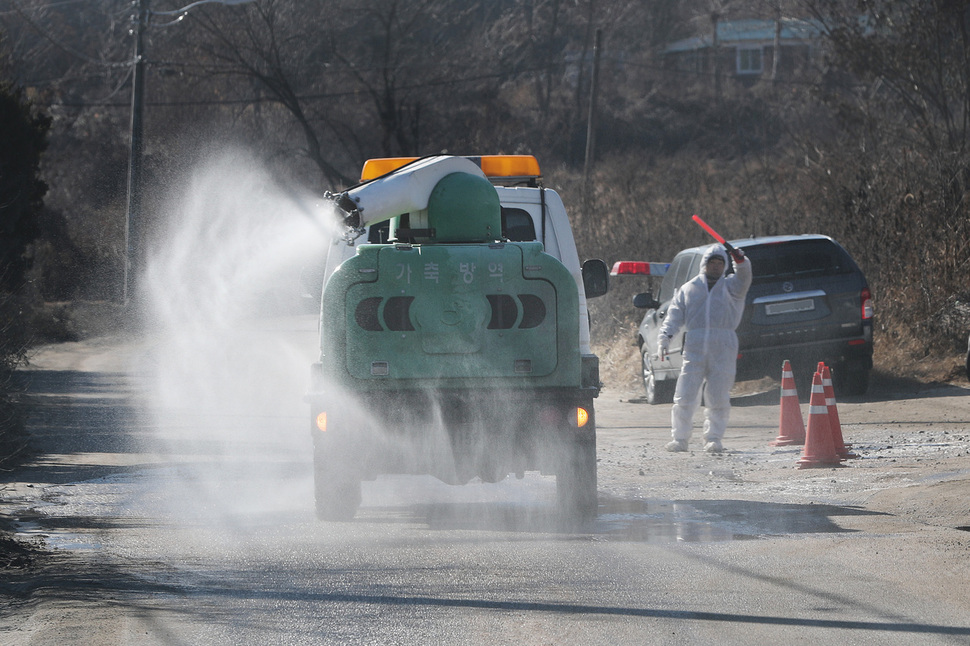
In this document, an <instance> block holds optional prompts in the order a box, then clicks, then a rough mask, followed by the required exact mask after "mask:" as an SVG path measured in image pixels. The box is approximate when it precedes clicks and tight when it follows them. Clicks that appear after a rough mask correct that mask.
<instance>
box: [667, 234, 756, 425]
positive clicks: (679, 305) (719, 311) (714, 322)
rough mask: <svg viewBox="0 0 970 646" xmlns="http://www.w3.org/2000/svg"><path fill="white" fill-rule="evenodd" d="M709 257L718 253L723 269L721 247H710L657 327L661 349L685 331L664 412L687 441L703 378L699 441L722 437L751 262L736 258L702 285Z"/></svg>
mask: <svg viewBox="0 0 970 646" xmlns="http://www.w3.org/2000/svg"><path fill="white" fill-rule="evenodd" d="M714 255H720V256H721V258H722V259H723V260H724V261H725V263H724V266H725V269H726V268H727V266H728V264H727V252H726V251H725V249H724V247H722V246H721V245H719V244H715V245H712V246H711V247H710V248H709V249H708V250H707V251H706V252H705V253H704V256H703V258H702V259H701V268H700V273H699V274H698V275H697V276H695V277H694V278H693V279H692V280H690V281H688V282H686V283H684V284H683V285H682V286H681V287H680V289H678V290H677V293H676V294H675V295H674V298H673V300H672V301H671V303H670V307H669V308H668V309H667V316H666V317H665V319H664V322H663V325H662V326H661V328H660V335H659V347H661V348H664V349H666V347H667V344H668V343H669V341H670V339H671V338H672V337H673V336H675V335H676V334H677V333H679V332H680V330H681V328H686V330H687V333H686V336H685V338H684V355H683V358H684V364H683V367H682V368H681V371H680V377H679V379H678V380H677V389H676V390H675V391H674V405H673V408H672V409H671V412H670V421H671V427H672V434H673V438H674V439H675V440H689V439H690V436H691V432H692V431H693V418H694V413H695V411H696V410H697V405H698V403H699V399H700V390H701V385H702V384H703V383H704V381H705V380H706V381H707V385H706V386H705V388H704V403H705V407H706V411H705V420H704V440H705V441H708V442H709V441H711V440H720V439H721V438H722V437H724V430H725V429H726V428H727V424H728V417H729V415H730V411H731V388H732V386H733V385H734V375H735V372H736V369H737V357H738V335H737V334H736V333H735V329H737V327H738V324H739V323H740V322H741V314H742V313H743V312H744V298H745V296H746V295H747V293H748V288H749V287H750V286H751V261H750V260H748V259H747V258H746V259H745V260H744V262H742V263H737V262H736V263H735V270H734V273H733V274H729V275H722V276H721V278H719V279H718V280H717V282H716V283H714V285H713V286H712V287H710V288H708V282H707V277H706V276H705V275H704V269H705V267H706V266H707V261H708V259H710V258H711V257H712V256H714Z"/></svg>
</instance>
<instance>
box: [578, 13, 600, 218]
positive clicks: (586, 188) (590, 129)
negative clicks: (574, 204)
mask: <svg viewBox="0 0 970 646" xmlns="http://www.w3.org/2000/svg"><path fill="white" fill-rule="evenodd" d="M602 49H603V30H602V29H597V30H596V38H595V40H594V41H593V74H592V76H591V77H590V80H589V109H588V111H587V115H586V161H585V163H584V164H583V215H587V214H589V212H590V210H591V209H590V204H591V201H592V195H591V193H592V187H591V186H590V176H591V174H592V172H593V160H594V157H595V155H596V97H597V95H598V94H599V76H600V73H599V72H600V52H601V51H602Z"/></svg>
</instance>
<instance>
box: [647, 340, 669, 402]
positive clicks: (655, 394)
mask: <svg viewBox="0 0 970 646" xmlns="http://www.w3.org/2000/svg"><path fill="white" fill-rule="evenodd" d="M640 359H641V361H640V366H641V369H642V372H641V377H642V378H643V389H644V391H646V393H647V403H648V404H669V403H671V402H672V401H674V390H675V389H676V388H677V380H676V379H664V380H658V379H657V374H656V373H655V372H654V370H653V365H652V364H651V363H650V357H649V355H648V354H647V350H646V349H644V350H643V352H642V353H641V355H640Z"/></svg>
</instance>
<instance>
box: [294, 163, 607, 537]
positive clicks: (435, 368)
mask: <svg viewBox="0 0 970 646" xmlns="http://www.w3.org/2000/svg"><path fill="white" fill-rule="evenodd" d="M328 197H329V198H330V199H331V200H332V201H333V203H334V205H335V207H336V208H337V209H338V211H339V212H340V214H341V216H342V218H343V222H344V224H345V225H346V226H347V230H346V232H345V234H344V236H343V237H342V238H341V239H335V240H334V241H333V244H332V246H331V247H330V249H329V253H328V256H327V262H326V268H325V276H324V288H323V296H322V298H321V315H320V360H319V362H317V363H315V364H314V365H313V366H312V370H311V386H310V391H309V394H308V400H309V401H310V403H311V432H312V433H313V438H314V456H315V460H314V461H315V475H316V477H315V482H316V506H317V514H318V516H319V517H320V518H321V519H325V520H341V519H348V518H351V517H353V516H354V514H355V513H356V511H357V508H358V507H359V505H360V502H361V489H360V482H361V480H367V479H373V478H375V477H377V476H378V475H381V474H385V473H410V474H425V473H427V474H431V475H434V476H436V477H437V478H439V479H441V480H442V481H445V482H448V483H452V484H462V483H464V482H467V481H468V480H470V479H471V478H472V477H479V478H480V479H482V480H483V481H486V482H496V481H498V480H501V479H503V478H505V477H506V476H507V475H508V474H510V473H515V474H517V475H521V474H523V472H524V471H527V470H538V471H540V472H542V473H548V474H555V475H556V481H557V490H558V493H559V502H560V506H561V507H562V508H563V509H564V510H566V511H567V512H568V513H569V514H571V515H579V516H589V515H591V514H595V511H596V455H595V453H596V442H595V417H594V414H593V405H592V404H593V399H594V398H595V397H596V396H597V395H598V394H599V389H600V382H599V361H598V358H597V357H596V356H595V355H593V353H592V352H591V350H590V330H589V314H588V312H587V308H586V299H587V297H594V296H599V295H602V294H604V293H606V290H607V288H608V280H609V278H608V276H609V274H608V269H607V267H606V264H605V263H604V262H603V261H602V260H588V261H586V262H585V263H582V264H581V263H580V261H579V256H578V254H577V252H576V245H575V242H574V240H573V235H572V229H571V227H570V224H569V220H568V218H567V215H566V209H565V207H564V205H563V203H562V200H561V199H560V197H559V195H558V194H556V192H555V191H553V190H550V189H547V188H544V187H543V186H542V183H541V175H540V172H539V165H538V162H537V161H536V160H535V158H534V157H531V156H506V155H498V156H484V157H452V156H434V157H428V158H420V159H412V158H406V159H402V158H395V159H375V160H370V161H368V162H367V163H366V164H365V166H364V168H363V171H362V174H361V184H359V185H357V186H355V187H352V188H350V189H347V190H346V191H343V192H341V193H338V194H328ZM355 237H356V238H357V239H358V240H359V241H360V242H361V243H360V244H356V243H355V244H354V245H353V246H350V245H349V244H348V243H350V242H352V241H353V239H354V238H355Z"/></svg>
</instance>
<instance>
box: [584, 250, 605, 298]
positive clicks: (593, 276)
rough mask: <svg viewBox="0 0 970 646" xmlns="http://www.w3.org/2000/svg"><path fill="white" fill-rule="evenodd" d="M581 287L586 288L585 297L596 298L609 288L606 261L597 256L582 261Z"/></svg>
mask: <svg viewBox="0 0 970 646" xmlns="http://www.w3.org/2000/svg"><path fill="white" fill-rule="evenodd" d="M583 287H584V288H585V289H586V298H596V297H597V296H602V295H603V294H605V293H606V292H608V291H609V290H610V270H609V269H608V268H607V266H606V262H604V261H603V260H600V259H599V258H590V259H589V260H586V261H584V262H583Z"/></svg>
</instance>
